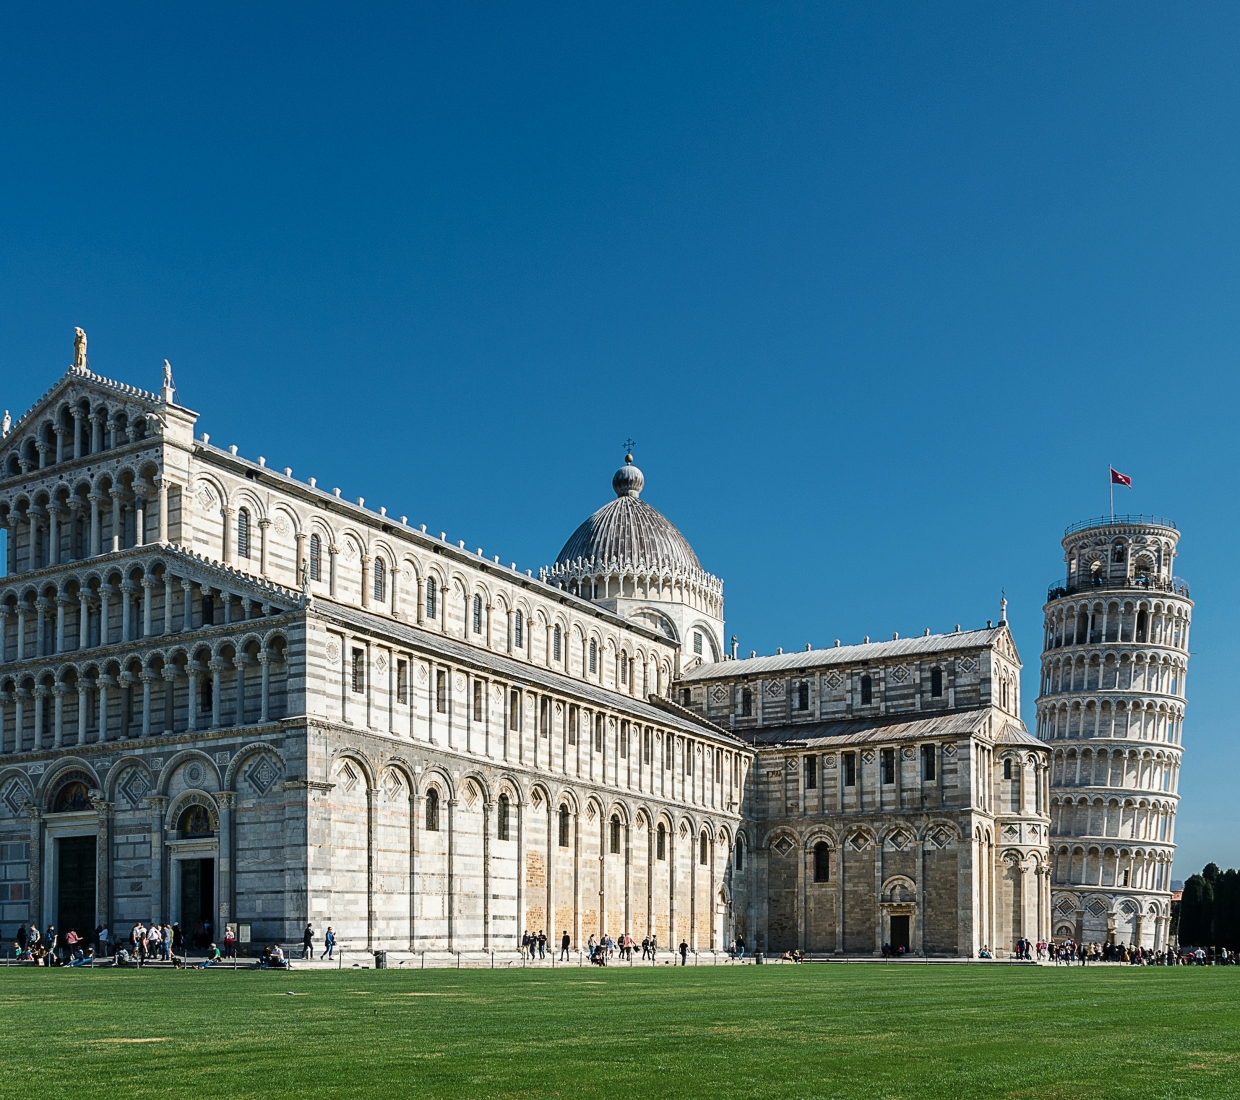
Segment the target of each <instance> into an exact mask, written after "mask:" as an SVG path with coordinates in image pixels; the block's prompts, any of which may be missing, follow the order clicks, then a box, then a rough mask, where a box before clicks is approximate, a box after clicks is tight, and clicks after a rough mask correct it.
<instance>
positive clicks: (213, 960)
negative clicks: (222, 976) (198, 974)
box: [194, 944, 220, 970]
mask: <svg viewBox="0 0 1240 1100" xmlns="http://www.w3.org/2000/svg"><path fill="white" fill-rule="evenodd" d="M219 964H220V949H219V948H218V947H216V946H215V944H210V945H209V946H208V947H207V957H206V958H205V959H203V961H202V962H200V963H199V964H198V965H197V966H196V967H194V969H195V970H206V969H207V967H208V966H219Z"/></svg>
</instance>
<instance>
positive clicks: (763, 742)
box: [737, 710, 1046, 749]
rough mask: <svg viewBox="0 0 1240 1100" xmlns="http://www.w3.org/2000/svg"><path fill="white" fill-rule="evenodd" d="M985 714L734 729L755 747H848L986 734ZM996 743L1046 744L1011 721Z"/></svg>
mask: <svg viewBox="0 0 1240 1100" xmlns="http://www.w3.org/2000/svg"><path fill="white" fill-rule="evenodd" d="M985 731H986V726H985V721H984V717H983V716H982V715H981V714H979V712H978V711H977V710H964V711H955V712H953V713H951V714H936V715H935V716H933V717H930V718H907V717H899V718H892V717H887V716H884V715H878V716H874V717H871V718H846V719H843V720H841V721H836V722H816V723H815V722H797V723H793V724H790V725H783V726H761V727H759V728H758V729H753V730H738V731H737V732H738V733H740V735H741V736H742V737H743V738H744V739H745V740H746V741H748V742H749V743H750V744H751V745H753V746H754V747H755V748H771V747H774V746H776V745H788V746H794V747H796V748H797V749H830V748H847V747H848V746H849V745H862V744H868V743H871V742H879V741H881V742H886V743H890V742H892V741H923V740H932V739H936V738H954V737H982V738H985V737H986V732H985ZM994 740H995V742H996V743H998V744H1005V745H1028V746H1031V747H1037V748H1045V747H1046V746H1045V745H1043V744H1042V742H1041V741H1038V740H1037V739H1036V738H1034V737H1032V736H1030V735H1029V734H1028V733H1026V732H1025V731H1024V728H1023V727H1022V726H1020V725H1019V724H1018V723H1016V722H1014V721H1009V722H1005V723H1004V726H1003V728H1002V729H1001V730H1000V731H999V732H998V733H996V734H995V736H994Z"/></svg>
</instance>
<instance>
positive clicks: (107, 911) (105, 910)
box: [91, 792, 112, 942]
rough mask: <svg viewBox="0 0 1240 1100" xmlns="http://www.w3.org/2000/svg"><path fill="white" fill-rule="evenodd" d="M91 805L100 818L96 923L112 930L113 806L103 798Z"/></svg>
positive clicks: (96, 846) (96, 842)
mask: <svg viewBox="0 0 1240 1100" xmlns="http://www.w3.org/2000/svg"><path fill="white" fill-rule="evenodd" d="M100 793H102V792H100ZM91 805H92V806H93V807H94V809H95V813H96V814H97V815H98V818H99V825H98V831H97V832H96V833H95V923H96V924H102V925H103V926H104V928H107V929H111V927H112V858H111V856H112V804H111V803H110V802H105V801H104V800H103V799H102V798H98V799H94V798H92V799H91ZM109 942H110V941H109Z"/></svg>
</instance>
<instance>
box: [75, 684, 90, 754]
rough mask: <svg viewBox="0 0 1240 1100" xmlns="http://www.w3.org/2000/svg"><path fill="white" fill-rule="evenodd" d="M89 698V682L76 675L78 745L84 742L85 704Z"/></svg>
mask: <svg viewBox="0 0 1240 1100" xmlns="http://www.w3.org/2000/svg"><path fill="white" fill-rule="evenodd" d="M89 700H90V683H89V681H87V680H86V679H84V678H83V677H82V676H79V677H78V698H77V704H78V712H77V719H78V728H77V743H78V744H79V745H85V744H86V705H87V703H88V702H89Z"/></svg>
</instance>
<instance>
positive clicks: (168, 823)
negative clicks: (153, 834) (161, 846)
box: [164, 788, 220, 833]
mask: <svg viewBox="0 0 1240 1100" xmlns="http://www.w3.org/2000/svg"><path fill="white" fill-rule="evenodd" d="M191 806H202V807H203V808H204V809H205V810H206V811H207V814H208V815H209V817H210V819H211V831H212V832H213V833H218V832H219V831H220V808H219V804H218V803H217V802H216V801H215V799H214V798H213V797H212V796H211V794H210V793H209V792H207V791H203V790H199V789H197V788H192V789H190V790H188V791H182V792H181V793H180V794H179V795H177V796H176V798H174V799H172V801H171V802H169V803H168V812H167V813H166V814H165V815H164V828H165V829H167V830H168V831H169V832H172V831H173V830H175V829H177V828H178V823H179V822H180V819H181V815H182V814H183V813H184V812H185V811H186V810H188V809H189V808H190V807H191Z"/></svg>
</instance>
